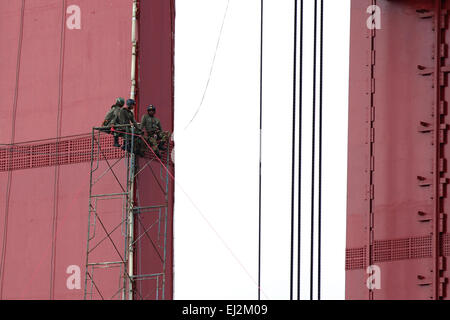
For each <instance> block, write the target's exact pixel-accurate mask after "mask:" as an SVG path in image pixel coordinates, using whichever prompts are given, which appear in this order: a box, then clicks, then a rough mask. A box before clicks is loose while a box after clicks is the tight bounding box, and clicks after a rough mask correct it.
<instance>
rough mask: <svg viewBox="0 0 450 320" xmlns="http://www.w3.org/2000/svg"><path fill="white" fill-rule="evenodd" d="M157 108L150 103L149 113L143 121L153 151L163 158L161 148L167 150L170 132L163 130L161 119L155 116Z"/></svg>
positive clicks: (143, 127)
mask: <svg viewBox="0 0 450 320" xmlns="http://www.w3.org/2000/svg"><path fill="white" fill-rule="evenodd" d="M155 112H156V108H155V106H153V105H150V106H149V107H148V108H147V114H144V116H143V117H142V121H141V127H142V130H144V131H145V132H146V133H147V137H146V140H147V141H148V143H149V145H150V147H151V148H152V150H153V152H154V153H155V154H156V155H157V156H158V157H159V158H161V153H160V152H159V151H160V150H163V151H164V150H166V147H164V144H165V143H166V142H167V141H168V140H169V135H170V134H169V132H167V131H162V128H161V121H159V119H158V118H156V117H155Z"/></svg>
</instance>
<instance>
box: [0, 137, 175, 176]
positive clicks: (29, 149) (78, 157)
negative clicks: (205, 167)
mask: <svg viewBox="0 0 450 320" xmlns="http://www.w3.org/2000/svg"><path fill="white" fill-rule="evenodd" d="M97 139H98V142H99V144H100V147H101V148H100V149H101V152H100V153H99V155H98V157H100V160H104V159H105V158H106V159H118V158H121V157H123V156H124V151H122V149H120V148H116V147H114V146H113V143H114V141H113V136H111V135H106V134H105V135H101V136H97ZM91 143H92V137H91V136H82V137H80V136H78V137H75V138H61V139H60V140H59V141H57V140H56V139H54V140H50V142H49V141H47V142H45V143H42V142H41V143H36V144H23V145H13V146H11V147H7V148H0V172H4V171H13V170H23V169H32V168H42V167H50V166H55V165H67V164H75V163H82V162H90V161H91V151H92V150H91ZM172 148H173V142H171V143H170V150H172ZM167 152H168V151H164V152H161V155H162V157H163V158H166V156H167ZM96 157H97V153H95V159H94V160H97V159H96ZM146 158H154V154H153V153H151V152H149V151H147V152H146Z"/></svg>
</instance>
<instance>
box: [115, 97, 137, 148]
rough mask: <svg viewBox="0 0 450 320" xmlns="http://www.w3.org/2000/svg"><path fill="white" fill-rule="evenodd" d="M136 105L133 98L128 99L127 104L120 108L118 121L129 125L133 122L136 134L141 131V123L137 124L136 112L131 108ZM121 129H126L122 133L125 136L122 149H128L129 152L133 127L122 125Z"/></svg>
mask: <svg viewBox="0 0 450 320" xmlns="http://www.w3.org/2000/svg"><path fill="white" fill-rule="evenodd" d="M135 105H136V102H135V101H134V100H133V99H128V100H127V106H126V107H124V108H122V109H120V112H119V115H118V118H117V122H118V124H121V125H129V124H132V125H133V126H134V128H135V131H134V132H135V134H139V133H140V128H139V124H137V122H136V120H134V114H133V112H132V111H131V110H133V108H134V106H135ZM119 130H120V131H124V133H122V136H123V137H124V141H125V143H124V145H123V146H122V150H127V151H128V152H131V138H132V137H131V127H121V128H119Z"/></svg>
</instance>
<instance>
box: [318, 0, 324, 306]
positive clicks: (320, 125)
mask: <svg viewBox="0 0 450 320" xmlns="http://www.w3.org/2000/svg"><path fill="white" fill-rule="evenodd" d="M323 8H324V5H323V0H320V63H319V64H320V66H319V68H320V80H319V99H320V101H319V204H318V205H319V208H318V220H319V221H318V224H319V226H318V231H317V232H318V235H317V236H318V253H317V255H318V258H317V259H318V261H317V298H318V300H320V289H321V271H322V270H321V269H322V267H321V263H322V102H323Z"/></svg>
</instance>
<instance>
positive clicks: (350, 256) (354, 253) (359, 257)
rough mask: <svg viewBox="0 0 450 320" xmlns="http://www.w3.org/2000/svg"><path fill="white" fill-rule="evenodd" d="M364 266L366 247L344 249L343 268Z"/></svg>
mask: <svg viewBox="0 0 450 320" xmlns="http://www.w3.org/2000/svg"><path fill="white" fill-rule="evenodd" d="M365 268H366V247H363V248H353V249H347V250H346V257H345V270H353V269H365Z"/></svg>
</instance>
